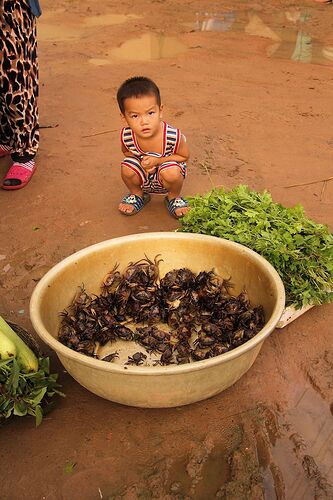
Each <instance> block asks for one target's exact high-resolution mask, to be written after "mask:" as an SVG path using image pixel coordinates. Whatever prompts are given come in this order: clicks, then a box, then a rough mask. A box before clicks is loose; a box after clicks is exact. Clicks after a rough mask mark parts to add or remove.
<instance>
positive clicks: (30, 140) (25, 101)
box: [0, 0, 39, 188]
mask: <svg viewBox="0 0 333 500" xmlns="http://www.w3.org/2000/svg"><path fill="white" fill-rule="evenodd" d="M3 6H4V8H3V11H2V13H1V15H0V17H1V23H2V27H3V30H2V34H1V36H0V53H1V89H2V96H1V100H2V102H1V116H0V121H1V139H2V142H3V143H4V144H6V145H7V146H10V147H11V152H12V159H13V161H14V165H15V168H12V171H14V170H15V171H16V172H17V173H18V174H19V177H18V178H17V179H16V178H15V176H14V175H8V179H7V180H4V182H3V187H4V188H6V187H8V188H11V187H12V188H15V186H17V187H19V186H20V185H21V184H23V182H24V184H25V183H26V182H27V179H25V178H26V177H27V178H29V176H31V175H32V173H33V170H34V161H33V158H34V157H35V155H36V153H37V150H38V145H39V130H38V108H37V97H38V61H37V41H36V20H35V17H34V16H33V14H32V13H31V10H30V6H29V4H28V2H27V0H23V1H22V2H15V3H14V7H13V2H10V1H8V0H4V4H3ZM20 169H21V170H20ZM10 170H11V169H10ZM11 173H12V172H10V171H9V174H11ZM21 176H22V179H23V181H22V180H21Z"/></svg>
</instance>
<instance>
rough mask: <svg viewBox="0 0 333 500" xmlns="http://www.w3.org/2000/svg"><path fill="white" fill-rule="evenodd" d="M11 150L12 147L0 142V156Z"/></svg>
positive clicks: (8, 153)
mask: <svg viewBox="0 0 333 500" xmlns="http://www.w3.org/2000/svg"><path fill="white" fill-rule="evenodd" d="M11 151H12V148H10V147H9V146H5V144H0V158H2V157H3V156H7V155H10V153H11Z"/></svg>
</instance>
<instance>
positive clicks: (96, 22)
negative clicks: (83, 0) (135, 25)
mask: <svg viewBox="0 0 333 500" xmlns="http://www.w3.org/2000/svg"><path fill="white" fill-rule="evenodd" d="M141 17H142V16H136V15H135V14H100V15H99V16H90V17H86V18H85V20H84V24H85V26H113V25H115V24H122V23H126V22H127V21H130V20H131V19H140V18H141Z"/></svg>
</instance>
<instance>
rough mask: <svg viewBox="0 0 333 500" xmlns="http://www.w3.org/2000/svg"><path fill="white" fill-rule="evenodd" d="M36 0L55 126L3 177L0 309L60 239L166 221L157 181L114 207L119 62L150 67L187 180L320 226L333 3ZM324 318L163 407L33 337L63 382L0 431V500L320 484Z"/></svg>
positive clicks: (328, 361) (237, 491)
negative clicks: (235, 372)
mask: <svg viewBox="0 0 333 500" xmlns="http://www.w3.org/2000/svg"><path fill="white" fill-rule="evenodd" d="M42 4H43V7H44V14H43V16H42V17H41V18H40V21H39V55H40V79H41V89H40V90H41V92H40V114H41V117H40V124H41V126H42V127H49V126H52V127H53V128H43V129H42V130H41V146H40V152H39V155H38V170H37V172H36V174H35V176H34V178H33V180H32V182H31V183H30V184H29V186H27V187H26V188H25V189H23V190H21V191H17V192H6V191H2V192H1V193H0V205H1V243H0V246H1V249H0V258H1V261H0V285H1V299H0V300H1V302H0V310H1V314H2V315H4V316H5V317H6V318H7V319H9V320H11V321H14V322H16V323H19V324H21V325H22V326H25V327H26V328H28V329H31V323H30V321H29V312H28V311H29V299H30V295H31V292H32V290H33V288H34V286H35V285H36V282H38V280H39V279H40V278H41V276H43V274H44V273H45V272H46V271H47V270H48V269H50V268H51V267H52V266H53V265H54V264H55V263H57V262H59V261H60V260H62V259H63V258H64V257H66V256H68V255H70V254H71V253H73V252H74V251H76V250H78V249H81V248H83V247H86V246H88V245H90V244H93V243H96V242H100V241H103V240H106V239H109V238H112V237H117V236H122V235H126V234H132V233H142V232H148V231H173V230H174V229H176V228H177V227H178V223H177V221H175V220H173V219H172V218H171V217H170V216H169V215H168V214H167V211H166V209H165V207H164V206H163V203H162V200H161V198H159V197H156V198H154V199H153V201H152V203H150V204H149V205H148V206H147V207H146V208H145V209H144V211H143V212H142V213H140V214H139V215H137V216H135V217H129V218H125V217H124V216H122V215H121V214H119V213H118V212H117V203H118V201H119V199H120V197H121V196H122V195H123V194H125V189H124V188H123V186H122V185H121V183H120V178H119V162H120V160H121V158H122V155H121V152H120V146H119V134H118V130H119V129H120V127H121V126H122V123H121V121H120V118H119V111H118V109H117V106H116V101H115V93H116V90H117V88H118V86H119V85H120V83H121V82H122V81H123V80H124V79H125V78H127V77H129V76H132V75H136V74H145V75H147V76H150V77H151V78H153V79H155V80H156V82H157V83H158V84H159V86H160V89H161V93H162V97H163V101H164V103H165V116H164V117H165V119H166V121H169V122H170V123H173V124H175V125H177V126H178V127H179V128H181V129H182V130H183V132H184V133H185V134H186V136H187V139H188V142H189V144H190V148H191V160H190V162H189V175H188V178H187V180H186V184H185V187H184V194H185V195H191V194H195V193H204V192H206V191H208V190H210V189H211V187H212V186H213V185H223V186H225V187H227V188H232V187H234V186H236V185H238V184H241V183H242V184H247V185H249V186H250V187H251V188H253V189H257V190H262V189H268V190H269V191H270V192H271V193H272V195H273V198H274V200H275V201H277V202H281V203H283V204H285V205H287V206H292V205H294V204H296V203H301V204H302V205H303V206H304V208H305V210H306V212H307V214H308V215H309V216H310V217H312V218H313V219H314V220H316V221H317V222H323V223H327V224H328V225H329V226H330V227H331V228H332V227H333V210H332V206H333V203H332V200H333V181H327V182H323V181H321V180H322V179H327V178H329V177H331V176H332V165H333V162H332V158H333V118H332V112H331V109H332V102H333V71H332V69H333V55H332V52H333V36H332V23H333V6H332V5H319V4H317V3H314V2H312V1H310V0H309V1H308V2H304V3H297V2H295V3H292V2H288V1H282V0H273V1H271V2H263V1H262V0H258V1H257V2H251V1H249V2H245V1H236V2H232V1H231V0H230V1H229V0H225V1H223V3H221V2H217V1H215V2H214V1H212V2H207V1H198V0H184V1H183V2H181V3H180V2H177V1H176V0H168V1H162V0H152V1H151V2H148V1H147V0H136V2H133V1H132V0H125V1H124V2H121V3H120V4H119V2H115V1H111V0H106V1H104V2H96V1H95V2H91V1H90V2H89V1H86V0H81V1H78V0H64V1H60V0H52V1H51V0H44V1H43V2H42ZM206 13H207V15H206ZM207 30H210V31H207ZM8 164H9V161H8V159H2V160H1V161H0V172H1V173H2V174H4V173H5V171H6V168H7V166H8ZM312 182H313V183H312ZM300 183H309V184H308V185H304V186H296V187H293V188H288V187H287V186H289V185H292V184H300ZM310 183H312V184H310ZM332 322H333V308H332V306H331V305H325V306H321V307H316V308H314V309H312V310H310V311H309V312H307V313H306V314H305V315H303V316H301V317H300V318H299V319H298V320H297V321H295V322H294V323H292V324H290V325H289V326H287V327H286V328H285V329H283V330H275V331H274V332H273V334H272V335H271V336H270V338H269V339H268V340H266V342H265V344H264V347H263V348H262V350H261V352H260V355H259V357H258V358H257V360H256V362H255V364H254V365H253V367H252V368H251V369H250V371H249V372H248V373H247V374H246V375H245V376H243V377H242V378H241V379H240V380H239V381H238V382H237V383H236V384H235V385H234V386H233V387H230V388H229V389H228V390H226V391H224V392H223V393H221V394H219V395H218V396H215V397H214V398H211V399H209V400H206V401H203V402H199V403H196V404H192V405H190V406H185V407H181V408H173V409H156V410H151V409H149V410H148V409H139V408H131V407H126V406H121V405H119V404H115V403H112V402H109V401H106V400H103V399H101V398H99V397H97V396H95V395H93V394H91V393H89V392H88V391H87V390H85V389H84V388H83V387H81V386H80V385H78V384H77V383H76V382H75V381H74V380H73V379H72V378H71V377H70V376H69V375H68V374H66V373H64V372H63V369H62V367H61V365H60V364H59V362H58V361H57V359H56V357H55V356H54V354H53V353H51V352H50V351H49V350H48V348H47V347H45V352H46V353H48V354H50V355H51V359H52V367H53V371H58V372H59V374H60V381H61V383H62V385H63V390H64V392H65V393H66V395H67V397H66V398H65V399H63V400H59V401H58V405H57V408H56V409H55V410H54V411H53V412H52V413H51V414H50V415H49V416H48V417H47V418H45V420H44V422H43V423H42V425H41V426H40V427H39V428H38V429H35V428H34V422H33V420H32V419H29V418H22V419H20V418H17V419H16V420H13V421H11V422H10V423H8V424H7V425H5V426H4V427H2V428H1V429H0V433H1V436H0V439H1V446H0V463H1V467H0V477H1V490H0V491H1V492H0V497H1V500H16V499H21V498H24V499H25V500H30V499H31V500H42V499H47V500H69V499H70V500H71V499H80V500H94V499H97V500H98V499H120V498H125V499H135V498H141V499H150V498H158V499H171V498H176V499H185V498H195V499H202V500H204V499H210V498H215V497H216V498H226V499H235V500H240V499H255V500H257V499H263V498H266V499H284V498H286V499H293V500H297V499H305V500H308V499H313V498H316V499H324V498H333V489H332V485H333V460H332V459H333V448H332V441H333V417H332V412H333V385H332V373H333V348H332ZM142 390H143V391H144V387H142Z"/></svg>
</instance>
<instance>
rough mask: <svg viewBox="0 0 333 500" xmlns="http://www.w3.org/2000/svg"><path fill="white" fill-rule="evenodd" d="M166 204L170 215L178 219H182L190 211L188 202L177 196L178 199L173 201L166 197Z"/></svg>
mask: <svg viewBox="0 0 333 500" xmlns="http://www.w3.org/2000/svg"><path fill="white" fill-rule="evenodd" d="M165 204H166V206H167V209H168V211H169V213H170V215H172V216H173V217H175V218H176V219H181V218H182V217H184V215H185V214H187V212H188V211H189V210H190V207H189V206H188V202H187V201H186V200H185V199H184V198H183V197H182V196H177V197H176V198H171V199H170V198H169V197H168V196H166V197H165Z"/></svg>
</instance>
